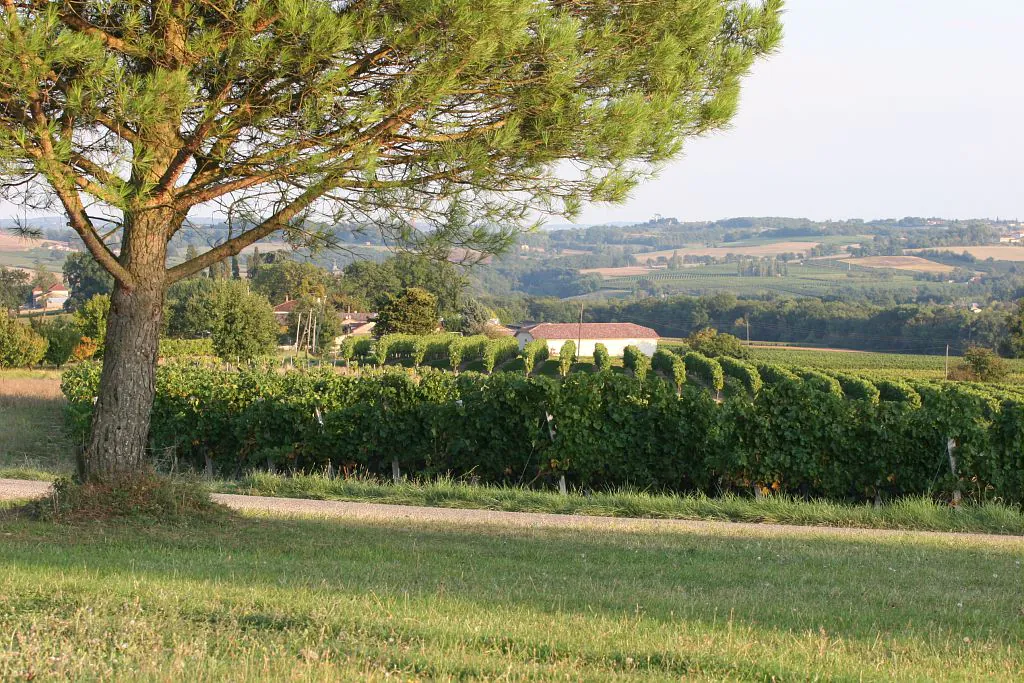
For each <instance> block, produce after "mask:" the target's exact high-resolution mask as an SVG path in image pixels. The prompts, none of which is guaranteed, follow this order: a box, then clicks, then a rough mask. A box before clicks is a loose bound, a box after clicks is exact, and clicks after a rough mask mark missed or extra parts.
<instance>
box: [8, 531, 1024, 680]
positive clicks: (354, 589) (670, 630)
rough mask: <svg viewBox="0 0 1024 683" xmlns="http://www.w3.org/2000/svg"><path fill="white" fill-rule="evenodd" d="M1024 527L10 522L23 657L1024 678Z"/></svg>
mask: <svg viewBox="0 0 1024 683" xmlns="http://www.w3.org/2000/svg"><path fill="white" fill-rule="evenodd" d="M1020 564H1021V546H1020V543H1019V542H1018V541H1016V540H1015V539H1000V540H998V541H996V542H993V541H992V540H987V539H981V538H979V539H972V538H970V537H958V538H941V539H939V538H934V537H920V536H918V537H914V536H910V537H905V538H899V539H892V538H889V539H886V538H864V537H844V536H842V535H836V536H828V537H822V538H814V539H810V538H801V537H799V536H798V535H790V534H785V533H782V534H781V535H778V536H771V537H764V536H758V535H745V534H744V533H743V532H737V533H735V534H733V533H728V534H727V533H709V532H692V531H691V532H664V531H661V532H639V531H595V530H593V529H587V530H579V529H576V530H573V529H529V528H526V529H524V528H521V529H507V528H501V527H497V526H494V525H472V524H466V523H445V524H441V523H434V524H426V523H417V522H415V521H411V520H408V519H395V520H387V521H378V522H369V521H363V522H357V521H326V520H313V519H295V518H291V519H284V518H275V517H270V516H260V517H240V518H234V519H228V520H224V521H222V522H219V523H216V524H207V525H202V526H198V527H187V528H182V527H179V526H167V525H160V524H156V525H141V524H125V523H110V522H106V523H100V522H92V523H81V524H74V525H63V524H48V523H42V522H29V521H22V520H9V521H0V566H2V567H3V571H0V632H2V633H4V639H3V650H4V651H3V656H2V657H0V680H11V679H21V678H28V679H60V680H67V679H72V680H79V679H108V680H109V679H126V678H130V679H133V680H169V679H174V680H211V679H231V680H277V679H289V680H380V679H383V678H385V677H390V678H398V679H406V680H407V679H419V680H424V679H426V680H435V679H452V678H458V679H498V678H500V679H525V678H530V679H545V680H548V679H556V678H558V679H570V680H625V679H631V680H633V679H648V680H670V679H671V680H680V679H687V680H716V681H717V680H773V679H774V680H811V679H815V680H822V679H823V680H889V679H900V680H948V679H950V678H955V679H961V680H989V681H1001V680H1006V681H1013V680H1020V674H1021V672H1022V670H1024V647H1022V643H1021V641H1020V630H1019V629H1020V620H1021V616H1022V615H1021V612H1020V609H1021V604H1022V601H1024V585H1022V582H1021V581H1020V574H1021V566H1020Z"/></svg>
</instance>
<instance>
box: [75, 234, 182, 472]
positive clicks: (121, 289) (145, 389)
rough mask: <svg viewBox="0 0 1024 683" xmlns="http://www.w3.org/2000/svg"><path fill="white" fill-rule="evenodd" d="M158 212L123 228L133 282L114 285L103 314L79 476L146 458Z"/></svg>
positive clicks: (160, 261) (157, 300)
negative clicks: (96, 373) (99, 365)
mask: <svg viewBox="0 0 1024 683" xmlns="http://www.w3.org/2000/svg"><path fill="white" fill-rule="evenodd" d="M160 222H161V221H160V218H159V217H155V216H154V217H149V219H148V220H146V221H145V222H139V221H136V222H135V224H134V225H133V226H132V228H133V229H132V230H130V231H129V230H126V231H125V233H126V235H127V236H128V237H126V241H125V243H124V245H123V246H122V252H121V256H120V260H121V262H122V264H123V265H124V266H125V267H126V269H127V270H128V271H129V272H130V273H131V274H132V275H133V276H134V278H135V282H136V283H137V285H136V286H135V287H134V288H128V287H125V286H123V285H122V284H120V283H118V284H117V285H115V288H114V293H113V296H112V297H111V302H110V313H109V314H108V317H107V336H106V341H105V343H104V352H103V372H102V374H101V375H100V385H99V394H98V396H97V399H96V405H95V407H94V410H93V416H92V425H91V430H90V434H89V441H88V443H87V445H86V447H85V450H84V452H83V456H82V472H81V473H80V474H81V476H82V478H83V479H84V480H87V481H105V480H106V481H109V480H115V479H119V478H124V477H132V476H135V475H138V474H139V473H140V472H141V471H142V470H143V468H144V464H145V461H146V444H147V442H148V438H149V423H150V412H151V411H152V408H153V397H154V394H155V391H156V386H155V379H156V364H157V352H158V346H159V342H160V328H161V323H162V319H163V300H164V289H165V271H166V254H167V247H166V241H165V239H166V238H165V236H164V233H165V231H166V223H164V224H163V225H160V224H159V223H160Z"/></svg>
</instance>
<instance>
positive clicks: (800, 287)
mask: <svg viewBox="0 0 1024 683" xmlns="http://www.w3.org/2000/svg"><path fill="white" fill-rule="evenodd" d="M845 263H846V261H845V260H821V261H818V260H815V261H808V262H807V263H803V264H798V263H790V264H789V265H788V266H787V274H786V275H783V276H776V277H768V276H765V277H743V276H740V275H739V274H738V273H737V272H736V270H737V269H736V264H735V263H719V264H713V265H707V266H695V267H688V268H680V269H678V270H666V269H664V268H661V269H654V270H651V271H649V272H646V273H643V274H640V275H618V276H616V275H614V274H612V273H609V274H607V275H605V276H604V279H605V280H606V282H605V283H603V286H604V287H606V288H607V289H609V290H621V289H625V288H628V287H630V286H631V285H632V284H634V283H636V282H638V281H639V280H641V279H649V280H653V281H654V282H656V283H657V284H658V285H661V286H663V287H665V288H666V289H667V290H668V291H670V292H672V293H679V294H691V295H698V294H711V293H714V292H732V293H733V294H735V295H736V296H761V295H764V294H769V293H771V294H777V295H782V296H813V297H821V296H842V295H844V294H846V293H852V292H859V293H862V292H864V291H872V292H877V291H890V292H893V293H896V292H902V293H915V292H919V291H921V289H922V288H927V289H928V290H930V291H935V292H942V293H946V294H955V293H966V291H967V286H966V285H964V284H961V283H953V284H950V283H946V282H921V281H919V280H915V279H914V276H913V274H912V273H910V272H907V271H904V272H902V273H901V272H898V271H897V272H895V273H892V274H886V278H885V279H882V278H881V277H880V276H879V275H880V274H879V273H877V272H875V271H873V270H871V269H867V268H859V269H853V270H848V269H847V266H846V265H845Z"/></svg>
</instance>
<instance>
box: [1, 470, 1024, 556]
mask: <svg viewBox="0 0 1024 683" xmlns="http://www.w3.org/2000/svg"><path fill="white" fill-rule="evenodd" d="M49 488H50V485H49V483H47V482H38V481H21V480H18V479H0V500H18V499H25V498H34V497H37V496H42V495H44V494H46V492H47V491H48V490H49ZM213 499H214V500H215V501H217V502H218V503H222V504H223V505H226V506H227V507H229V508H232V509H234V510H240V511H244V512H248V513H251V514H268V515H283V516H302V517H319V518H343V519H354V520H363V521H380V522H389V523H400V522H403V521H408V522H411V523H414V524H415V523H441V524H449V525H459V524H485V525H488V526H503V527H509V528H520V529H550V528H561V529H593V530H622V531H661V532H676V533H699V534H714V535H716V536H748V537H749V536H762V537H780V536H795V537H828V536H832V537H835V536H842V537H847V538H849V537H853V538H864V539H905V538H919V539H920V538H931V539H934V540H939V541H968V542H971V543H985V544H993V545H1003V546H1019V547H1021V548H1022V549H1024V538H1022V537H1018V536H999V535H995V534H965V533H944V532H937V531H898V530H890V529H851V528H836V527H815V526H790V525H784V524H752V523H746V522H706V521H695V520H682V519H634V518H626V517H593V516H588V515H556V514H549V513H540V512H501V511H497V510H467V509H455V508H432V507H418V506H413V505H381V504H379V503H350V502H343V501H334V500H306V499H300V498H269V497H266V496H242V495H235V494H226V493H215V494H213Z"/></svg>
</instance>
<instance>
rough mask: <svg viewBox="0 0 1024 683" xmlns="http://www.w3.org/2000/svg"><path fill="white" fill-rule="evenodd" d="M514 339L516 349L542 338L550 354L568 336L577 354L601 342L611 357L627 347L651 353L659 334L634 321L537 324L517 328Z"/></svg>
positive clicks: (589, 353) (590, 353)
mask: <svg viewBox="0 0 1024 683" xmlns="http://www.w3.org/2000/svg"><path fill="white" fill-rule="evenodd" d="M516 339H517V340H518V341H519V348H520V349H522V348H523V347H524V346H525V345H526V344H528V343H530V342H532V341H533V340H535V339H546V340H547V342H548V350H549V351H551V353H558V352H559V350H561V348H562V345H563V344H565V342H566V341H568V340H570V339H571V340H572V341H573V342H575V343H576V345H577V348H576V353H577V354H578V355H580V356H593V355H594V345H595V344H598V343H600V344H604V345H605V347H607V349H608V354H609V355H611V356H621V355H622V354H623V351H624V350H625V348H626V347H627V346H635V347H637V348H639V349H640V351H642V352H643V353H644V354H645V355H647V356H653V355H654V352H655V351H656V350H657V349H658V339H659V337H658V333H657V332H655V331H654V330H652V329H651V328H649V327H643V326H641V325H636V324H634V323H582V324H581V323H539V324H536V325H529V326H526V327H522V328H520V329H519V331H518V332H516Z"/></svg>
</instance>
